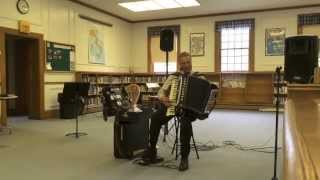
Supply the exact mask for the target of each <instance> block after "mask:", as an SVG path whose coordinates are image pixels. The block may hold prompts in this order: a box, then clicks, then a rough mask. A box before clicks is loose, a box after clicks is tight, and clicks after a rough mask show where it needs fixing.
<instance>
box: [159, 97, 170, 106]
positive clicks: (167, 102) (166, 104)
mask: <svg viewBox="0 0 320 180" xmlns="http://www.w3.org/2000/svg"><path fill="white" fill-rule="evenodd" d="M159 100H160V102H161V103H163V104H164V105H165V106H166V107H168V106H170V100H169V97H165V96H164V97H160V98H159Z"/></svg>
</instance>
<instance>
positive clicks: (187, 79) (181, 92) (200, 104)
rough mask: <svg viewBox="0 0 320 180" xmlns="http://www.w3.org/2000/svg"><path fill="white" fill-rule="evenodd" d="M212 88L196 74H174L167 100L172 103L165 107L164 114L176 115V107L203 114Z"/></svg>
mask: <svg viewBox="0 0 320 180" xmlns="http://www.w3.org/2000/svg"><path fill="white" fill-rule="evenodd" d="M212 88H213V87H212V85H211V84H210V82H209V81H207V80H205V79H202V78H199V77H197V76H192V75H191V76H183V75H180V76H176V77H175V78H174V79H173V83H172V84H171V90H170V94H169V100H170V102H173V103H172V106H169V107H168V108H167V113H166V115H167V116H174V115H176V110H177V108H182V109H186V110H190V111H192V112H194V113H196V114H199V115H201V114H204V113H205V110H206V107H207V104H208V101H209V97H210V95H211V90H212Z"/></svg>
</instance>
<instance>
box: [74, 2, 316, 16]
mask: <svg viewBox="0 0 320 180" xmlns="http://www.w3.org/2000/svg"><path fill="white" fill-rule="evenodd" d="M79 1H81V2H83V3H86V4H90V5H92V6H95V7H97V8H99V9H102V10H105V11H108V12H111V13H113V14H116V15H118V16H120V17H123V18H125V19H128V20H130V21H140V20H150V19H162V18H172V17H183V16H193V15H202V14H212V13H224V12H234V11H245V10H257V9H268V8H278V7H291V6H300V5H311V4H320V1H319V0H198V1H199V2H200V4H201V5H200V6H198V7H189V8H178V9H167V10H158V11H149V12H131V11H129V10H128V9H125V8H123V7H121V6H119V5H117V3H118V2H128V1H137V0H79Z"/></svg>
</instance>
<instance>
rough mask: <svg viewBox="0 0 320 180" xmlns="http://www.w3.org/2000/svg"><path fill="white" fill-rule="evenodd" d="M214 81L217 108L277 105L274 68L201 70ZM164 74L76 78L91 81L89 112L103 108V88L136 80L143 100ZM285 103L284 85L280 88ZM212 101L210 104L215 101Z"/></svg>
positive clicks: (88, 74)
mask: <svg viewBox="0 0 320 180" xmlns="http://www.w3.org/2000/svg"><path fill="white" fill-rule="evenodd" d="M202 74H204V75H205V76H206V78H207V79H208V80H209V81H210V82H211V83H214V84H216V85H217V86H218V87H219V91H218V93H217V102H216V108H235V109H259V108H262V107H273V106H274V105H275V103H274V102H275V100H274V99H275V86H276V85H275V77H274V74H273V72H246V73H244V72H236V73H215V72H210V73H202ZM165 79H166V76H165V74H152V73H99V72H76V81H79V82H89V83H90V89H89V97H88V99H87V100H86V101H87V102H86V103H87V112H88V113H89V112H98V111H102V103H101V102H102V94H101V91H102V88H103V87H105V86H109V87H125V86H126V85H128V84H130V83H136V84H138V85H140V88H141V95H140V96H141V100H142V102H146V101H148V95H155V94H156V93H157V91H158V89H156V88H155V89H150V88H149V89H148V88H147V86H146V83H159V85H160V86H161V85H162V84H163V82H164V81H165ZM281 92H282V94H283V95H281V96H283V98H282V100H281V102H282V104H283V103H284V99H285V97H286V90H285V87H283V88H282V90H281ZM213 102H214V101H213V100H211V101H209V105H212V104H213Z"/></svg>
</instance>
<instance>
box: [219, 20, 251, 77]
mask: <svg viewBox="0 0 320 180" xmlns="http://www.w3.org/2000/svg"><path fill="white" fill-rule="evenodd" d="M252 27H253V20H236V21H224V22H218V23H217V24H216V37H217V41H218V44H217V47H216V53H217V54H218V56H217V57H216V71H218V72H220V71H221V72H239V71H244V72H247V71H251V70H252V63H253V62H252V61H253V60H252V59H250V57H252V56H250V53H252V51H251V46H252V45H251V44H250V43H251V38H250V37H251V36H252V35H251V34H252V30H253V28H252Z"/></svg>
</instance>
